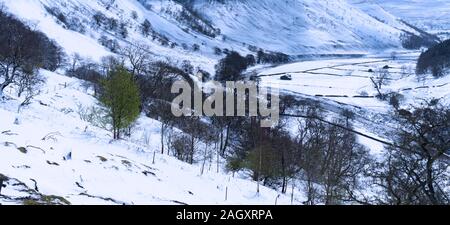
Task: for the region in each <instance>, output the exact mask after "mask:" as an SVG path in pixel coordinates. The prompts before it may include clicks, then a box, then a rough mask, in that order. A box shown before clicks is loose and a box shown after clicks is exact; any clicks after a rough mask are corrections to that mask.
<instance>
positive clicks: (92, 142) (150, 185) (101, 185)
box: [0, 71, 298, 204]
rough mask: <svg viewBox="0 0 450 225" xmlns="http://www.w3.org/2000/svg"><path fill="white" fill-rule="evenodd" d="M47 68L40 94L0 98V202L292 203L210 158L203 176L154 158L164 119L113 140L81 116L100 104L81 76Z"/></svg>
mask: <svg viewBox="0 0 450 225" xmlns="http://www.w3.org/2000/svg"><path fill="white" fill-rule="evenodd" d="M42 74H43V75H44V76H45V78H46V79H47V84H46V85H45V87H43V88H42V94H41V95H39V96H38V97H36V99H35V101H34V103H33V104H31V105H30V106H29V107H26V108H23V109H22V110H21V112H20V113H19V114H17V105H18V104H19V101H18V100H16V99H9V100H7V101H2V102H0V118H1V123H0V174H2V175H4V176H6V177H8V178H9V180H8V181H6V182H5V183H4V184H6V188H3V189H2V190H1V195H0V204H24V203H25V204H33V203H46V204H48V203H59V204H64V203H67V202H66V201H65V200H67V201H68V202H70V203H71V204H275V201H277V202H278V204H291V203H290V197H289V196H287V195H280V196H279V197H277V196H278V193H277V192H276V191H274V190H271V189H269V188H263V189H262V190H261V192H260V194H259V195H256V183H254V182H250V181H248V180H245V179H240V178H238V176H237V175H236V177H233V176H232V174H231V173H230V174H227V173H225V172H224V171H222V169H220V170H221V171H220V172H219V173H217V169H216V165H215V164H210V162H208V164H207V165H206V167H205V169H204V173H203V175H201V166H197V165H189V164H186V163H182V162H180V161H179V160H177V159H175V158H173V157H169V156H167V155H160V154H159V153H156V155H155V156H156V157H155V163H154V164H153V153H154V152H155V151H156V152H159V151H158V149H159V148H160V147H159V146H160V145H159V143H160V142H159V137H160V135H159V129H160V123H159V122H157V121H154V120H151V119H149V118H146V117H145V116H142V117H141V118H140V119H139V120H138V122H137V125H136V126H135V128H134V129H133V130H135V132H133V135H132V137H130V138H129V139H127V140H122V141H114V142H112V141H111V138H110V136H111V135H110V133H109V131H106V130H104V129H101V128H98V127H95V126H93V125H92V124H90V123H88V122H86V121H84V120H81V119H80V110H81V109H82V107H90V106H93V105H95V104H96V100H95V99H94V98H93V97H92V96H91V95H90V94H89V91H87V92H86V89H85V87H84V86H83V85H82V82H81V81H79V80H77V79H74V78H68V77H66V76H61V75H58V74H55V73H51V72H47V71H42ZM9 90H10V89H9ZM9 90H8V91H6V93H7V95H8V93H9ZM69 154H70V156H69ZM0 176H1V175H0ZM226 195H227V198H228V199H227V200H226V201H225V196H226ZM61 199H65V200H61ZM295 202H296V204H298V201H297V200H295Z"/></svg>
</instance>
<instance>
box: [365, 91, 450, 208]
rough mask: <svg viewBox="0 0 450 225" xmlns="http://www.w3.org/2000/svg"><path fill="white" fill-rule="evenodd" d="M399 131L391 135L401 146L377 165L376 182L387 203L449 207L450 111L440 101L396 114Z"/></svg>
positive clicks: (391, 150)
mask: <svg viewBox="0 0 450 225" xmlns="http://www.w3.org/2000/svg"><path fill="white" fill-rule="evenodd" d="M396 119H397V121H398V124H399V128H398V129H397V130H396V131H395V132H394V134H393V135H392V136H393V137H394V141H395V143H397V145H398V146H399V147H398V148H397V147H391V148H389V149H388V151H387V153H386V158H387V160H386V162H384V163H381V164H378V165H377V168H378V169H375V172H374V177H375V183H376V184H377V185H378V186H380V187H382V190H383V192H382V195H381V199H378V201H379V202H382V203H385V204H427V205H428V204H433V205H437V204H449V203H450V199H449V197H450V196H449V194H450V193H449V192H448V190H446V187H448V177H447V174H446V173H447V169H448V160H449V155H448V153H449V152H448V151H449V149H450V139H449V138H448V137H449V136H450V109H449V107H448V106H445V105H443V104H441V103H439V101H437V100H431V101H428V102H425V103H423V104H422V105H421V106H419V107H414V108H413V109H412V110H411V111H406V110H399V111H397V115H396Z"/></svg>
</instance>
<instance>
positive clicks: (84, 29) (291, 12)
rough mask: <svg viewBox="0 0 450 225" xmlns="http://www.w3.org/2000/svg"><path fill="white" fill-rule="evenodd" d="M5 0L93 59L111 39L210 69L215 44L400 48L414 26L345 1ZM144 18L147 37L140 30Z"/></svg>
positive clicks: (311, 50) (242, 48)
mask: <svg viewBox="0 0 450 225" xmlns="http://www.w3.org/2000/svg"><path fill="white" fill-rule="evenodd" d="M2 2H3V3H4V6H5V7H6V9H7V11H9V12H11V13H13V14H14V15H16V16H18V17H19V18H21V19H23V20H25V21H27V22H28V23H30V24H32V25H34V26H36V28H37V29H39V30H42V31H43V32H44V33H45V34H47V35H48V36H49V37H50V38H52V39H55V40H56V41H57V42H58V43H59V44H60V45H61V46H62V47H63V48H64V49H65V50H66V51H67V52H68V53H69V55H70V54H72V53H79V54H81V55H82V56H84V57H89V58H92V59H94V60H98V59H99V58H100V57H102V56H105V55H107V54H108V53H109V52H110V51H113V50H111V46H110V45H112V44H114V42H111V41H109V40H116V41H117V42H118V43H119V44H121V45H122V46H123V45H128V44H137V43H143V44H145V45H146V46H147V50H148V51H149V52H151V53H152V54H153V55H154V56H155V58H159V59H163V60H166V59H170V60H171V61H174V62H182V61H183V60H189V61H192V63H193V64H194V65H196V66H201V67H202V68H203V69H205V70H207V71H211V72H212V71H213V66H212V65H214V64H215V62H216V61H217V59H219V58H221V56H220V55H216V54H214V53H215V48H220V49H229V50H236V51H239V52H241V53H251V51H250V50H249V49H252V51H255V49H258V48H262V49H264V50H269V51H276V52H283V53H286V54H290V55H301V54H323V53H329V54H337V53H349V52H350V53H354V52H359V53H360V52H367V51H368V50H380V49H387V48H401V40H400V39H401V38H400V37H401V35H402V34H403V33H405V31H407V32H412V33H414V32H415V31H414V30H412V29H410V28H409V27H406V26H405V25H404V24H402V23H401V22H399V21H397V20H395V17H394V16H392V15H390V14H388V13H387V12H385V11H383V18H389V19H388V20H380V19H379V18H375V17H372V16H370V15H368V14H366V13H365V12H363V11H362V10H360V9H359V8H357V7H354V6H352V5H350V4H348V3H347V2H346V1H345V0H332V1H329V0H327V1H313V0H301V1H300V0H287V1H282V2H280V1H276V0H261V1H250V0H248V1H247V0H244V1H237V0H232V1H225V2H223V1H201V0H198V1H194V2H193V6H192V7H187V6H184V5H183V4H180V3H178V2H182V1H177V2H175V1H172V0H139V1H138V0H115V1H104V0H95V1H84V0H71V1H55V0H31V1H30V0H2ZM188 8H189V10H188ZM94 18H96V19H94ZM96 20H104V21H96ZM146 20H147V21H149V22H150V24H151V32H150V33H151V34H150V35H149V36H147V35H143V34H142V32H141V27H142V24H143V23H144V21H146ZM102 22H103V25H102ZM116 27H118V28H117V29H116ZM117 30H119V31H117ZM124 30H125V31H124ZM124 33H125V34H124ZM108 41H109V42H108ZM99 42H103V45H105V46H107V47H108V48H105V47H103V46H101V45H100V43H99ZM194 46H197V47H194Z"/></svg>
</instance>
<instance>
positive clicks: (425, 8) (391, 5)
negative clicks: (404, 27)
mask: <svg viewBox="0 0 450 225" xmlns="http://www.w3.org/2000/svg"><path fill="white" fill-rule="evenodd" d="M350 2H351V3H355V4H357V5H359V4H363V5H367V4H370V5H377V7H382V8H383V10H385V11H388V12H389V13H391V14H394V15H396V16H397V17H399V18H401V19H403V20H405V21H407V22H408V23H411V24H412V25H414V26H417V27H419V28H421V29H424V30H426V31H427V32H429V33H432V34H436V35H439V36H440V37H441V38H444V39H447V38H449V37H450V10H449V9H450V1H448V0H434V1H417V0H395V1H385V0H350Z"/></svg>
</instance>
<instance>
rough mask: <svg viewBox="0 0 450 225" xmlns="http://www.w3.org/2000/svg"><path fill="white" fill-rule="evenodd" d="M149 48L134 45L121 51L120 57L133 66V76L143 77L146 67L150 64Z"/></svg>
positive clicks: (142, 45) (143, 45)
mask: <svg viewBox="0 0 450 225" xmlns="http://www.w3.org/2000/svg"><path fill="white" fill-rule="evenodd" d="M148 48H149V47H148V46H147V45H145V44H133V45H128V46H127V47H124V48H122V49H121V51H120V55H122V56H123V57H124V58H125V60H126V61H127V62H128V63H129V64H130V65H131V74H132V75H133V76H138V75H142V73H143V71H144V69H145V67H146V65H147V64H148V63H149V60H150V56H149V53H148Z"/></svg>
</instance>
